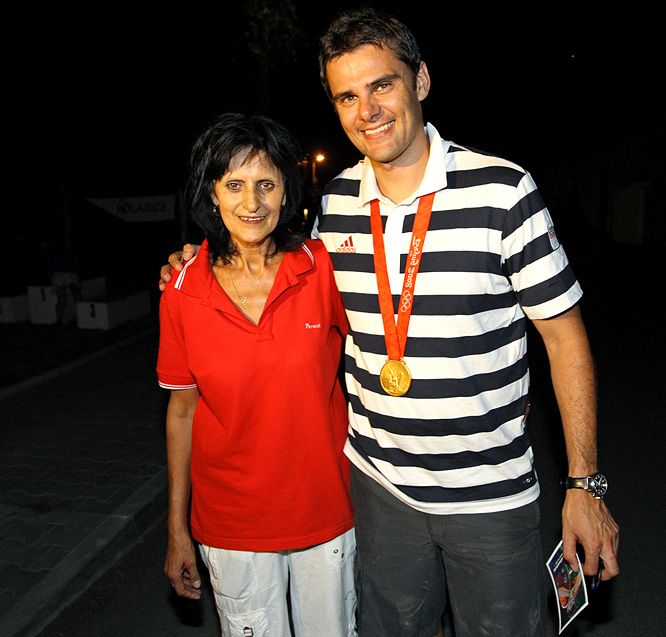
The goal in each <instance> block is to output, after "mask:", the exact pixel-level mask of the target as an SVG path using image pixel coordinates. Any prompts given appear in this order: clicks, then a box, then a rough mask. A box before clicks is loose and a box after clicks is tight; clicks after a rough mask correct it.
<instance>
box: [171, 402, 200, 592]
mask: <svg viewBox="0 0 666 637" xmlns="http://www.w3.org/2000/svg"><path fill="white" fill-rule="evenodd" d="M198 399H199V391H198V390H197V389H181V390H174V391H172V392H171V398H170V399H169V406H168V408H167V416H166V438H167V468H168V474H169V513H168V518H167V529H168V545H167V555H166V560H165V562H164V573H165V575H166V576H167V577H168V578H169V581H170V582H171V586H172V587H173V589H174V590H175V591H176V593H177V594H178V595H180V596H182V597H187V598H189V599H200V597H201V577H200V576H199V571H198V569H197V560H196V553H195V550H194V544H193V543H192V538H191V537H190V532H189V526H188V513H189V505H190V489H191V480H190V459H191V452H192V441H191V438H192V420H193V418H194V410H195V408H196V405H197V401H198Z"/></svg>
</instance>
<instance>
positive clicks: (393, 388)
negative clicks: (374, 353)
mask: <svg viewBox="0 0 666 637" xmlns="http://www.w3.org/2000/svg"><path fill="white" fill-rule="evenodd" d="M379 382H380V384H381V386H382V389H383V390H384V391H385V392H386V393H387V394H389V396H404V395H405V394H406V393H407V392H408V391H409V387H410V386H411V384H412V374H411V372H410V371H409V367H407V365H406V364H405V361H404V360H402V359H400V360H399V361H395V360H391V359H390V358H389V359H388V360H387V361H386V362H385V363H384V365H383V367H382V369H381V371H380V372H379Z"/></svg>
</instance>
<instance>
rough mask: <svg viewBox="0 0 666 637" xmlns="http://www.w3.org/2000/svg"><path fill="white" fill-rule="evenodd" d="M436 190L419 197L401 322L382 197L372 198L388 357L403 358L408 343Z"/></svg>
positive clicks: (375, 258)
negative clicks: (393, 293) (391, 279)
mask: <svg viewBox="0 0 666 637" xmlns="http://www.w3.org/2000/svg"><path fill="white" fill-rule="evenodd" d="M434 199H435V193H434V192H431V193H429V194H427V195H423V196H422V197H420V198H419V207H418V210H417V211H416V217H415V218H414V227H413V228H412V238H411V241H410V246H409V254H408V255H407V263H406V265H405V278H404V280H403V282H402V294H401V295H400V304H399V307H398V324H397V326H396V323H395V317H394V316H395V315H394V312H393V298H392V296H391V286H390V284H389V277H388V269H387V267H386V251H385V249H384V230H383V228H382V217H381V213H380V212H379V200H378V199H373V200H372V201H371V202H370V228H371V230H372V244H373V246H374V262H375V273H376V275H377V288H378V292H379V308H380V309H381V312H382V320H383V322H384V339H385V341H386V352H387V354H388V357H389V359H391V360H396V361H397V360H401V359H402V357H403V355H404V353H405V346H406V345H407V328H408V327H409V319H410V317H411V315H412V307H413V304H414V286H415V284H416V275H417V274H418V271H419V266H420V265H421V256H422V254H423V242H424V241H425V236H426V232H428V225H429V224H430V215H431V213H432V203H433V201H434Z"/></svg>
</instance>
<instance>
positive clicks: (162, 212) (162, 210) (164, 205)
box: [88, 195, 176, 222]
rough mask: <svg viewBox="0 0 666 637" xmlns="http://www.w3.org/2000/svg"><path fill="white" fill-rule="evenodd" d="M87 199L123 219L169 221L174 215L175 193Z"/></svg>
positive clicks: (132, 220)
mask: <svg viewBox="0 0 666 637" xmlns="http://www.w3.org/2000/svg"><path fill="white" fill-rule="evenodd" d="M88 201H89V202H90V203H92V204H95V205H96V206H98V207H100V208H101V209H102V210H106V211H107V212H110V213H111V214H112V215H115V216H116V217H120V218H121V219H123V220H125V221H131V222H134V221H170V220H171V219H173V218H174V217H175V206H176V196H175V195H163V196H155V197H110V198H106V199H88Z"/></svg>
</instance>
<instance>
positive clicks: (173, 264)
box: [159, 243, 199, 292]
mask: <svg viewBox="0 0 666 637" xmlns="http://www.w3.org/2000/svg"><path fill="white" fill-rule="evenodd" d="M198 251H199V246H198V245H194V244H192V243H186V244H185V245H184V246H183V249H182V250H181V251H178V252H172V253H171V254H170V255H169V263H168V265H163V266H162V268H161V269H160V282H159V288H160V292H164V288H166V286H167V283H169V281H171V270H172V269H174V270H176V272H180V271H181V270H182V269H183V265H184V264H185V261H189V260H190V259H191V258H192V257H193V256H194V255H195V254H196V253H197V252H198Z"/></svg>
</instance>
